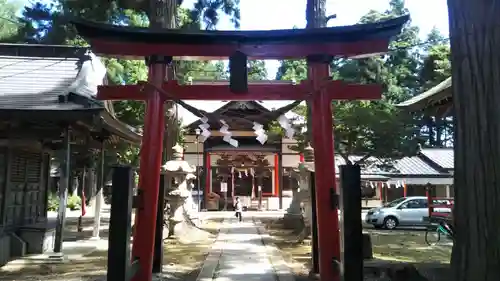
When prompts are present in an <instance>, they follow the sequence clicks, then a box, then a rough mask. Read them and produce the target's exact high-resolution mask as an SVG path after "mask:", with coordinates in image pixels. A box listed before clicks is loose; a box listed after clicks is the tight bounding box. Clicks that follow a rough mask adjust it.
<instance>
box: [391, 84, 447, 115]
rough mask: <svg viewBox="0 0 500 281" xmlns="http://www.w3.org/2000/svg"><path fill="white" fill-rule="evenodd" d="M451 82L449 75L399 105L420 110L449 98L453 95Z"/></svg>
mask: <svg viewBox="0 0 500 281" xmlns="http://www.w3.org/2000/svg"><path fill="white" fill-rule="evenodd" d="M451 83H452V79H451V77H449V78H447V79H445V80H444V81H443V82H441V83H439V84H437V85H436V86H435V87H433V88H431V89H429V90H428V91H426V92H424V93H421V94H419V95H416V96H414V97H412V98H411V99H409V100H406V101H404V102H402V103H400V104H398V105H397V106H398V107H401V108H408V109H409V110H412V111H418V110H422V109H424V108H426V107H428V106H431V105H433V104H435V103H438V102H441V101H443V100H446V99H449V98H451V97H452V92H451V90H452V89H451V86H452V84H451Z"/></svg>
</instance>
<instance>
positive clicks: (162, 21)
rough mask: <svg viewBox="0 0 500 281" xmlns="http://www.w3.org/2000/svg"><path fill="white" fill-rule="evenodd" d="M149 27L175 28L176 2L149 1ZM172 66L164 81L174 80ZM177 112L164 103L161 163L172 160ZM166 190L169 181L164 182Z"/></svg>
mask: <svg viewBox="0 0 500 281" xmlns="http://www.w3.org/2000/svg"><path fill="white" fill-rule="evenodd" d="M149 20H150V25H149V26H150V27H151V28H166V29H167V28H168V29H175V28H177V0H151V2H150V15H149ZM174 79H175V72H174V64H172V65H171V66H170V67H168V68H167V77H166V80H174ZM176 113H177V110H176V106H175V104H174V103H173V102H172V101H167V102H166V103H165V137H164V138H165V140H164V143H163V162H166V161H169V160H172V156H173V150H172V147H173V146H174V145H175V143H176V141H177V123H176V122H177V114H176ZM165 185H166V190H168V189H169V187H170V181H168V180H167V181H165Z"/></svg>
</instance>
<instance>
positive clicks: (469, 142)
mask: <svg viewBox="0 0 500 281" xmlns="http://www.w3.org/2000/svg"><path fill="white" fill-rule="evenodd" d="M448 9H449V16H450V38H451V50H452V72H453V105H454V109H455V118H454V122H455V172H454V177H455V184H454V188H455V204H456V207H455V208H454V216H455V224H456V226H455V227H456V243H455V245H454V247H453V254H452V259H451V264H452V272H453V278H452V279H450V280H454V281H476V280H481V281H493V280H495V281H496V280H500V219H499V214H500V165H499V161H500V160H499V159H500V110H499V108H500V16H499V15H500V1H496V0H448Z"/></svg>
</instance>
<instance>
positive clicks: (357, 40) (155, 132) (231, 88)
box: [72, 16, 409, 281]
mask: <svg viewBox="0 0 500 281" xmlns="http://www.w3.org/2000/svg"><path fill="white" fill-rule="evenodd" d="M408 19H409V17H408V16H403V17H400V18H396V19H390V20H386V21H384V22H378V23H371V24H361V25H355V26H347V27H346V26H336V27H329V28H318V29H306V30H302V29H293V30H275V31H208V32H205V31H196V32H192V31H185V30H151V29H147V28H132V27H123V26H111V25H106V24H97V23H92V22H86V21H80V20H77V21H73V22H72V23H73V24H74V25H75V27H76V29H77V31H78V33H79V34H80V35H81V36H82V37H83V38H85V39H86V40H87V42H89V43H90V45H91V48H92V50H93V51H94V52H96V53H98V54H104V55H108V56H115V57H136V58H142V59H144V58H146V61H147V64H148V66H149V77H148V81H147V82H141V83H140V84H139V85H118V86H101V87H100V88H99V93H98V98H99V99H107V100H142V101H145V102H146V111H145V118H144V120H145V124H144V136H143V140H142V147H141V162H140V176H139V188H140V189H139V190H140V197H139V199H138V200H137V202H138V206H139V208H138V212H137V214H136V226H135V228H136V231H135V233H134V239H133V241H134V243H133V248H132V256H133V257H134V258H135V260H136V261H137V262H138V264H139V270H138V272H137V274H134V276H133V278H132V280H134V281H151V280H152V261H153V252H154V251H153V250H154V237H155V228H156V215H157V207H158V190H159V179H160V167H161V164H162V163H161V156H162V150H163V147H162V145H163V137H164V102H165V101H166V100H173V101H175V102H177V103H178V104H180V105H181V106H183V107H186V108H187V109H188V110H191V111H192V112H194V113H196V115H198V116H199V117H200V118H203V119H204V120H206V121H208V120H212V122H218V123H220V124H218V125H220V129H221V130H222V129H225V130H224V131H225V132H227V131H228V128H227V124H224V123H225V121H224V120H221V119H220V118H219V116H216V115H213V114H210V113H208V112H202V111H200V110H197V109H196V108H193V107H191V106H189V105H186V104H185V103H184V102H183V101H182V100H186V99H191V100H193V99H194V100H240V101H250V100H297V101H301V100H309V101H311V111H312V120H311V122H312V129H313V131H312V135H313V146H314V157H315V165H316V169H315V175H314V177H315V185H316V188H315V199H316V210H317V213H316V218H317V229H318V233H317V234H318V244H319V249H320V251H319V271H320V278H321V280H328V281H330V280H333V281H338V280H339V278H340V274H341V272H342V270H341V264H340V262H341V249H340V239H339V238H340V235H339V222H338V201H339V199H338V195H337V192H338V190H337V188H336V186H335V172H334V171H335V165H334V150H333V144H334V143H333V133H332V127H333V126H332V108H331V102H332V100H340V99H342V100H355V99H378V98H380V96H381V87H380V86H378V85H353V84H348V83H344V82H342V81H333V80H331V76H330V72H329V64H330V62H331V61H332V59H333V58H334V57H348V58H349V57H351V58H356V57H364V56H367V55H373V54H380V53H383V52H386V51H387V50H388V44H389V41H390V40H391V38H392V37H394V36H396V35H397V34H399V32H400V30H401V28H402V26H403V25H404V24H405V23H406V22H407V21H408ZM187 57H189V58H191V59H192V58H193V57H198V58H199V57H202V58H204V59H221V58H222V59H224V58H229V68H230V69H229V72H230V77H229V81H226V82H222V83H201V84H192V85H180V84H179V83H178V82H177V81H165V77H166V68H167V67H168V66H169V65H170V64H171V62H172V60H174V59H183V58H187ZM249 58H250V59H300V58H306V59H307V61H308V64H309V73H308V80H305V81H300V82H299V83H298V84H297V83H295V82H293V81H288V82H286V81H285V82H283V81H273V82H265V81H264V82H263V81H258V82H254V83H252V82H249V81H248V75H247V74H248V65H247V63H248V59H249ZM239 119H240V120H241V121H242V122H247V123H253V122H255V121H252V120H251V119H250V120H248V119H247V118H246V117H245V116H243V117H242V118H239ZM205 129H206V128H205ZM225 140H227V142H228V143H229V144H231V145H232V146H237V142H236V141H235V140H234V139H233V138H231V136H228V135H226V136H225ZM358 200H359V199H358ZM358 202H359V201H358ZM359 234H361V233H359ZM360 242H361V241H360ZM356 270H358V271H359V270H361V271H362V269H356Z"/></svg>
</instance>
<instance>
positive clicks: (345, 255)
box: [340, 165, 363, 281]
mask: <svg viewBox="0 0 500 281" xmlns="http://www.w3.org/2000/svg"><path fill="white" fill-rule="evenodd" d="M340 187H341V189H340V190H341V197H342V200H341V203H342V224H341V229H342V244H343V250H342V251H341V253H342V257H341V260H342V270H341V272H342V277H343V278H342V280H349V281H362V280H363V227H362V224H361V220H360V218H361V168H360V166H359V165H342V166H340Z"/></svg>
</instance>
